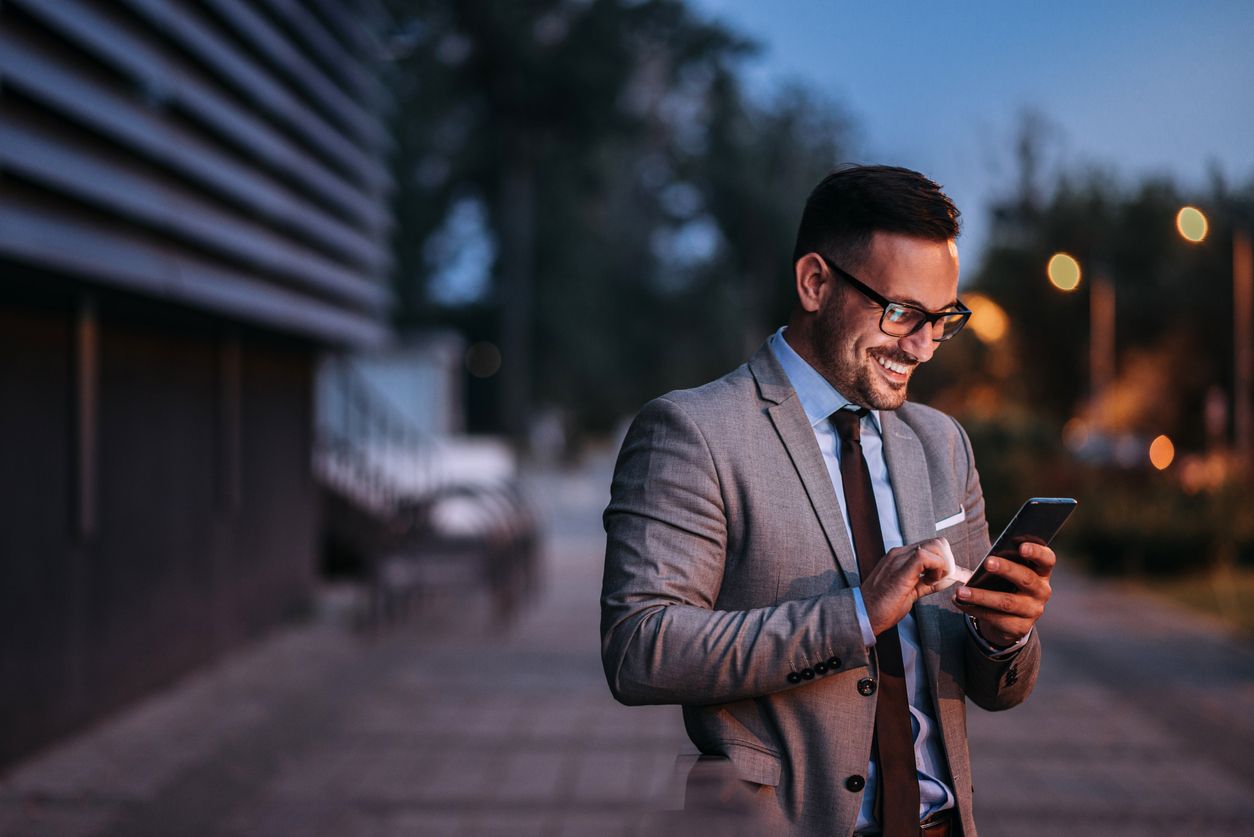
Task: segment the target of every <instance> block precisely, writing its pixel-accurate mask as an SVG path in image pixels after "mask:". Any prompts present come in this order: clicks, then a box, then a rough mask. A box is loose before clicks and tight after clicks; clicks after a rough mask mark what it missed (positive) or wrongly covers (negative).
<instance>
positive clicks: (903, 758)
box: [832, 409, 919, 837]
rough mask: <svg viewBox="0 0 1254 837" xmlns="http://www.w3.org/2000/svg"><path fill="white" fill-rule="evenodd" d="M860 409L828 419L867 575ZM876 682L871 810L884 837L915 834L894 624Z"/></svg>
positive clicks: (906, 708) (867, 506) (875, 535)
mask: <svg viewBox="0 0 1254 837" xmlns="http://www.w3.org/2000/svg"><path fill="white" fill-rule="evenodd" d="M866 414H867V411H866V410H865V409H859V410H839V411H837V412H836V413H834V414H833V415H832V424H833V425H835V427H836V432H837V433H839V434H840V479H841V482H842V483H844V487H845V505H846V507H847V508H848V510H849V525H850V527H851V528H852V529H853V532H852V533H851V534H852V535H853V548H854V551H855V552H856V553H857V555H858V571H859V572H860V573H861V574H862V577H863V578H866V577H867V576H868V575H869V574H870V572H871V570H872V569H874V568H875V565H876V564H878V563H879V560H880V558H882V557H883V556H884V536H883V534H882V533H881V531H880V516H879V512H878V511H877V509H876V507H875V492H874V491H873V490H872V489H871V472H870V471H869V470H868V469H867V466H866V459H864V458H863V456H862V425H861V419H862V416H865V415H866ZM875 655H876V657H877V658H878V660H879V673H880V682H879V689H878V690H877V696H876V699H875V737H874V739H873V744H872V746H873V748H874V754H875V759H876V763H877V764H878V765H879V795H878V796H877V797H876V799H875V815H876V818H877V819H878V820H879V822H880V828H881V829H883V834H884V837H905V835H913V836H914V837H917V836H918V833H919V777H918V773H917V772H916V769H915V764H914V735H913V731H912V729H911V726H910V702H909V699H908V698H907V696H906V673H905V667H904V666H903V665H902V662H901V640H900V639H899V638H898V636H897V626H896V625H894V626H893V627H891V628H889V629H888V630H886V631H884V632H883V633H882V634H880V635H879V636H877V637H876V638H875Z"/></svg>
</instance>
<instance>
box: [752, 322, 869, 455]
mask: <svg viewBox="0 0 1254 837" xmlns="http://www.w3.org/2000/svg"><path fill="white" fill-rule="evenodd" d="M787 328H788V327H787V326H781V327H780V329H779V330H778V331H776V332H775V333H774V334H772V335H771V336H770V338H769V339H768V340H767V345H769V346H770V347H771V351H772V352H773V353H774V354H775V359H776V360H778V361H779V365H780V366H782V367H783V368H784V374H785V375H787V376H788V382H789V383H790V384H792V388H793V390H794V391H795V392H796V393H797V398H798V399H800V401H801V408H802V409H803V410H805V413H806V418H807V419H809V420H810V426H811V427H814V426H815V425H816V424H819V423H820V422H824V421H827V419H828V418H829V417H830V416H831V415H832V413H834V412H836V411H837V410H839V409H841V408H843V407H845V406H846V405H852V404H853V402H852V401H850V400H849V399H848V398H846V397H845V396H843V395H841V394H840V392H838V391H837V389H836V387H834V386H832V385H831V384H830V383H828V381H827V379H826V378H824V377H823V376H822V375H820V374H819V373H818V370H816V369H815V368H814V367H813V366H811V365H810V364H809V363H807V362H806V361H805V359H804V358H803V357H801V355H799V354H797V352H796V351H795V350H794V349H793V347H792V346H789V345H788V341H787V340H785V339H784V331H785V330H786V329H787ZM870 416H871V421H872V423H873V424H874V425H875V430H876V432H877V433H878V432H879V431H880V412H879V410H871V411H870Z"/></svg>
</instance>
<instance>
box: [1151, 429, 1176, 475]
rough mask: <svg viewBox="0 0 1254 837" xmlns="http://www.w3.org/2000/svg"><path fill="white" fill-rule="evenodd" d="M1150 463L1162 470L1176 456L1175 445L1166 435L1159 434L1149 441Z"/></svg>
mask: <svg viewBox="0 0 1254 837" xmlns="http://www.w3.org/2000/svg"><path fill="white" fill-rule="evenodd" d="M1149 458H1150V464H1151V465H1153V466H1154V467H1155V468H1157V469H1158V470H1160V471H1162V470H1164V469H1166V467H1167V466H1168V465H1170V464H1171V462H1172V460H1173V459H1175V458H1176V446H1175V445H1173V444H1172V443H1171V439H1169V438H1167V437H1166V436H1159V437H1157V438H1156V439H1154V441H1152V442H1150V447H1149Z"/></svg>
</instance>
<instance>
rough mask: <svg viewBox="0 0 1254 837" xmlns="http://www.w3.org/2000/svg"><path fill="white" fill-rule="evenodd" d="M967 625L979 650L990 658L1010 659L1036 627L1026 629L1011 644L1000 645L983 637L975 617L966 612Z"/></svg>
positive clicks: (1025, 642) (1024, 643)
mask: <svg viewBox="0 0 1254 837" xmlns="http://www.w3.org/2000/svg"><path fill="white" fill-rule="evenodd" d="M967 627H968V628H970V629H971V636H973V637H974V638H975V644H976V645H978V646H979V647H980V650H981V651H983V652H984V653H985V655H986V656H988V658H989V659H990V660H1008V659H1010V658H1011V657H1013V656H1014V655H1015V654H1017V653H1019V649H1020V648H1022V647H1023V646H1025V645H1027V644H1028V640H1029V639H1031V638H1032V631H1034V630H1036V628H1033V629H1032V631H1028V632H1027V633H1026V634H1024V635H1023V636H1021V637H1019V639H1018V640H1016V641H1015V643H1014V644H1013V645H1007V646H1004V647H1002V646H998V645H994V644H993V643H991V642H989V641H988V640H987V639H985V638H984V636H983V635H982V634H981V633H980V628H979V625H978V624H976V621H975V617H974V616H971V615H970V614H967Z"/></svg>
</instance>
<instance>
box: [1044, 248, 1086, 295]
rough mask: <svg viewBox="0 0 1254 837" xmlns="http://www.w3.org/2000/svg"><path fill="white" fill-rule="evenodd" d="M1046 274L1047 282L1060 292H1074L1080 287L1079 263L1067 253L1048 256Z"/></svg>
mask: <svg viewBox="0 0 1254 837" xmlns="http://www.w3.org/2000/svg"><path fill="white" fill-rule="evenodd" d="M1046 273H1047V274H1048V276H1049V281H1050V282H1051V283H1052V284H1053V286H1054V287H1055V288H1057V289H1058V290H1060V291H1074V290H1075V289H1076V288H1078V287H1080V263H1079V262H1077V261H1076V260H1075V257H1074V256H1070V255H1068V254H1067V253H1055V254H1054V255H1052V256H1050V258H1049V267H1048V268H1047V269H1046Z"/></svg>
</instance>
